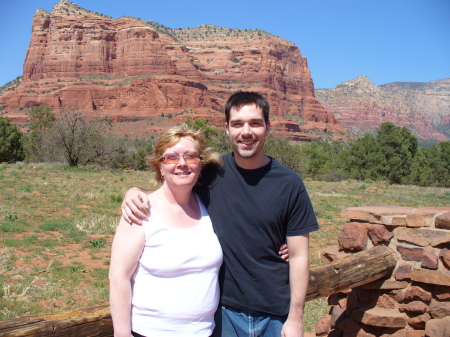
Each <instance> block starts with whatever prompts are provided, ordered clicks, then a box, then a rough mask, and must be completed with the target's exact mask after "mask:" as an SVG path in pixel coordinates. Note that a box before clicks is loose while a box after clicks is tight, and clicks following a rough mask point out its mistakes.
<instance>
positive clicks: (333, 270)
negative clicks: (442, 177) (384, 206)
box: [0, 246, 397, 337]
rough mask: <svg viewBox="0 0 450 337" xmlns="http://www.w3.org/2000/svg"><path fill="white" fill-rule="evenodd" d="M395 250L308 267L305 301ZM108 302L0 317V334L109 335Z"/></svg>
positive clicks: (378, 269)
mask: <svg viewBox="0 0 450 337" xmlns="http://www.w3.org/2000/svg"><path fill="white" fill-rule="evenodd" d="M396 261H397V257H396V255H395V252H394V251H393V250H392V249H390V248H388V247H384V246H376V247H373V248H370V249H368V250H365V251H363V252H360V253H356V254H353V255H352V256H350V257H348V258H346V259H344V260H339V261H335V262H332V263H328V264H325V265H323V266H320V267H316V268H312V269H311V270H310V281H309V286H308V292H307V296H306V299H307V300H308V301H310V300H313V299H316V298H319V297H324V296H329V295H331V294H334V293H336V292H339V291H342V290H345V289H351V288H354V287H357V286H360V285H363V284H366V283H370V282H372V281H375V280H378V279H380V278H383V277H387V276H390V275H391V274H392V271H393V270H394V268H395V264H396ZM113 335H114V334H113V328H112V320H111V314H110V312H109V306H99V307H91V308H85V309H79V310H72V311H66V312H62V313H58V314H50V315H36V316H28V317H22V318H13V319H6V320H2V321H0V336H8V337H19V336H20V337H23V336H27V337H38V336H39V337H42V336H50V337H75V336H76V337H87V336H93V337H94V336H102V337H103V336H104V337H107V336H111V337H112V336H113Z"/></svg>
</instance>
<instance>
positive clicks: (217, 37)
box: [0, 0, 345, 140]
mask: <svg viewBox="0 0 450 337" xmlns="http://www.w3.org/2000/svg"><path fill="white" fill-rule="evenodd" d="M23 69H24V73H23V76H22V82H21V83H20V84H19V85H18V87H17V88H12V90H9V91H6V92H4V93H3V94H2V95H0V101H1V102H4V103H5V107H6V110H7V111H9V113H7V114H6V116H8V117H9V115H13V117H14V118H11V121H12V122H13V123H21V124H24V123H27V119H28V116H27V115H26V114H25V113H23V114H21V115H20V116H19V115H18V114H15V113H14V110H18V109H19V108H32V107H33V106H36V105H48V106H51V107H53V108H54V112H56V113H58V112H60V111H62V110H67V109H74V108H75V109H77V110H79V111H83V112H87V113H89V115H90V116H92V118H103V117H108V118H109V119H110V120H113V121H115V122H120V121H123V120H132V119H134V118H138V119H148V118H150V117H156V116H159V115H161V113H165V114H173V115H175V114H178V113H181V112H182V111H184V110H185V109H186V108H187V107H189V108H190V109H192V110H194V111H195V112H196V113H199V117H200V116H202V117H203V116H206V119H208V120H214V121H215V120H218V119H219V117H222V119H221V121H220V125H222V124H223V115H222V113H221V109H222V106H223V104H224V102H225V99H226V97H227V96H228V95H229V94H231V93H233V92H235V91H237V90H241V89H242V88H245V89H247V90H256V91H259V92H261V93H262V94H263V95H265V96H266V97H267V98H268V100H269V102H270V104H271V113H272V115H273V116H274V117H275V118H276V119H277V122H278V123H279V129H278V128H277V125H276V123H274V125H273V127H272V129H273V131H274V134H278V135H282V136H284V137H286V138H290V139H296V140H298V139H304V140H311V139H313V138H314V137H315V136H311V135H308V130H311V129H315V130H322V131H323V132H327V133H330V134H335V135H336V136H337V138H340V137H341V136H340V134H341V133H344V132H345V129H344V128H343V127H342V126H341V125H340V124H339V123H338V122H337V121H336V120H335V119H334V115H333V114H332V113H328V112H327V111H326V110H325V109H324V108H323V106H322V105H321V104H320V103H319V101H318V100H317V99H316V98H315V96H314V84H313V81H312V78H311V75H310V71H309V68H308V64H307V60H306V58H305V57H303V56H302V54H301V52H300V50H299V48H298V47H297V46H295V45H294V44H292V43H290V42H288V41H286V40H284V39H282V38H279V37H276V36H274V35H271V34H268V33H266V32H264V31H262V30H257V29H255V30H234V29H228V28H221V27H216V26H211V25H203V26H200V27H197V28H189V29H170V28H164V29H163V28H161V27H160V26H159V25H157V24H152V23H149V22H143V21H141V20H140V19H135V18H130V17H122V18H119V19H112V18H109V17H105V16H102V15H98V14H96V13H93V12H90V11H87V10H85V9H82V8H80V7H78V6H77V5H75V4H73V3H70V2H68V1H66V0H61V1H60V2H59V3H58V4H57V5H56V6H55V7H54V8H53V10H52V12H51V13H47V12H45V11H43V10H37V11H36V13H35V15H34V18H33V27H32V35H31V41H30V45H29V48H28V51H27V57H26V59H25V62H24V68H23ZM287 115H290V116H292V117H295V118H298V119H302V120H304V121H306V122H307V123H306V124H305V125H299V123H298V122H295V121H294V120H293V119H287V118H286V117H285V116H287ZM174 122H175V121H174Z"/></svg>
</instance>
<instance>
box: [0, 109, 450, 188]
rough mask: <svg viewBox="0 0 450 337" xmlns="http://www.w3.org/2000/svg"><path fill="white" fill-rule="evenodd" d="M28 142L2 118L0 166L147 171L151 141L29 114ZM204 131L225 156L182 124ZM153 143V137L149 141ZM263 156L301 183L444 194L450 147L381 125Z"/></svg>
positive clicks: (93, 124)
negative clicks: (379, 184)
mask: <svg viewBox="0 0 450 337" xmlns="http://www.w3.org/2000/svg"><path fill="white" fill-rule="evenodd" d="M31 118H32V120H33V121H32V122H31V123H30V131H31V132H30V134H29V135H28V136H24V135H23V134H22V133H21V132H20V130H19V129H18V128H17V126H16V125H11V124H10V122H9V119H8V118H1V117H0V163H1V162H15V161H22V160H24V159H25V160H27V161H33V162H65V163H66V164H68V165H69V166H78V165H89V164H97V165H101V166H103V167H110V168H126V167H128V168H132V169H135V170H147V169H148V168H149V167H148V164H147V160H146V158H147V156H149V155H150V154H151V153H152V149H153V142H154V141H153V140H152V139H141V140H129V139H121V138H117V137H115V136H113V135H112V134H111V132H110V131H111V122H110V121H109V120H108V119H103V120H94V121H88V120H87V119H86V118H85V117H84V116H83V115H82V114H79V113H75V112H65V113H62V114H60V115H59V116H58V118H56V117H55V115H54V114H53V112H52V108H50V107H45V106H39V107H35V108H33V109H32V111H31ZM186 123H187V124H188V125H190V126H191V127H194V128H196V129H202V130H203V131H204V133H205V136H206V139H207V141H208V144H209V146H210V147H212V148H213V149H214V150H215V151H217V152H219V153H227V152H230V151H231V147H230V143H229V141H228V137H227V136H226V134H225V131H224V130H223V129H218V128H214V127H210V126H209V125H208V122H207V121H206V120H202V119H197V120H195V121H192V120H188V121H187V122H186ZM152 138H153V137H152ZM265 151H266V153H267V154H268V155H269V156H272V157H274V158H277V159H278V160H279V161H280V162H281V163H283V164H284V165H286V166H287V167H289V168H291V169H292V170H294V171H295V172H297V173H299V174H300V175H301V176H302V177H303V178H304V179H305V178H311V179H314V180H323V181H340V180H345V179H357V180H363V181H364V180H371V181H377V180H378V181H386V182H389V183H391V184H408V185H418V186H441V187H450V142H441V143H438V144H432V145H431V146H429V147H424V148H419V147H418V141H417V138H416V137H415V136H414V135H413V134H411V132H410V130H409V129H407V128H405V127H398V126H395V125H394V124H392V123H383V124H381V125H380V127H379V129H378V130H377V133H376V135H370V134H366V135H364V136H363V137H361V138H358V139H356V140H352V141H350V142H339V141H314V142H309V143H307V142H302V143H298V142H289V141H288V140H286V139H282V138H276V137H272V136H269V137H268V138H267V140H266V144H265Z"/></svg>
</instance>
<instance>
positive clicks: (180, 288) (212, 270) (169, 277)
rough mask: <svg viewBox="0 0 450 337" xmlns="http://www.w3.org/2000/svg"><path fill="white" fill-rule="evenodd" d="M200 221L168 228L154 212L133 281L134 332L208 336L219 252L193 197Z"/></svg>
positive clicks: (207, 220)
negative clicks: (180, 226) (188, 225)
mask: <svg viewBox="0 0 450 337" xmlns="http://www.w3.org/2000/svg"><path fill="white" fill-rule="evenodd" d="M197 200H198V202H199V204H200V209H201V220H200V222H199V223H198V224H197V225H196V226H194V227H190V228H173V227H168V226H167V225H166V224H164V223H162V222H161V221H160V217H159V215H158V213H157V212H155V211H154V210H152V211H151V216H150V219H149V221H148V222H144V223H143V226H144V231H145V246H144V250H143V252H142V255H141V257H140V259H139V264H138V267H137V269H136V271H135V273H134V276H133V280H132V287H133V295H132V306H131V307H132V308H131V315H132V318H131V325H132V330H133V331H134V332H137V333H139V334H141V335H144V336H148V337H153V336H199V337H201V336H210V335H211V334H212V331H213V329H214V313H215V311H216V309H217V306H218V302H219V284H218V273H219V269H220V266H221V264H222V258H223V256H222V249H221V248H220V244H219V241H218V239H217V237H216V235H215V233H214V231H213V229H212V224H211V220H210V218H209V216H208V213H207V211H206V209H205V207H204V205H203V204H202V202H201V201H200V199H199V198H198V197H197Z"/></svg>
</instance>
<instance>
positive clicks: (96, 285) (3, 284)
mask: <svg viewBox="0 0 450 337" xmlns="http://www.w3.org/2000/svg"><path fill="white" fill-rule="evenodd" d="M150 179H151V174H150V173H149V172H134V171H121V170H100V169H95V168H79V169H71V168H69V167H66V166H61V165H59V166H58V165H49V164H37V165H35V164H33V165H26V164H11V165H6V164H2V165H0V190H1V192H2V193H1V194H0V319H5V318H13V317H18V316H24V315H30V314H39V313H52V312H58V311H64V310H68V309H73V308H79V307H86V306H93V305H100V304H107V303H108V266H109V258H110V246H111V241H112V238H113V235H114V229H115V227H116V225H117V223H118V221H119V215H120V204H121V200H122V195H123V193H124V192H125V191H126V190H127V189H128V188H129V187H131V186H142V187H146V186H150V185H149V183H148V182H149V181H150ZM305 183H306V185H307V188H308V191H309V194H310V197H311V199H312V201H313V204H314V207H315V210H316V215H317V217H318V219H319V223H320V226H321V229H320V230H319V231H317V232H315V233H313V234H312V235H311V263H312V265H313V266H314V265H319V264H320V250H321V249H323V248H324V247H326V246H329V245H335V244H337V240H336V239H337V235H338V233H339V230H340V229H341V227H342V225H343V224H344V223H345V221H346V220H345V219H341V218H340V216H339V214H340V212H341V211H342V210H343V209H345V208H347V207H354V206H363V205H397V206H411V207H418V206H448V205H449V204H450V189H442V188H419V187H415V186H391V185H387V184H383V183H363V182H356V181H345V182H340V183H324V182H316V181H306V182H305ZM327 310H328V307H327V306H326V301H325V300H324V299H320V300H316V301H312V302H310V303H308V304H307V312H306V320H305V321H306V328H307V331H311V330H312V329H313V327H314V324H315V323H316V322H317V320H318V319H319V318H320V317H323V316H324V315H325V314H327Z"/></svg>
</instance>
